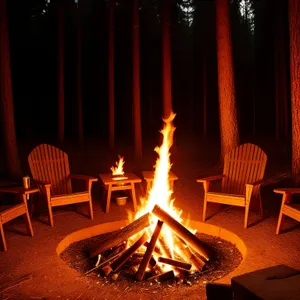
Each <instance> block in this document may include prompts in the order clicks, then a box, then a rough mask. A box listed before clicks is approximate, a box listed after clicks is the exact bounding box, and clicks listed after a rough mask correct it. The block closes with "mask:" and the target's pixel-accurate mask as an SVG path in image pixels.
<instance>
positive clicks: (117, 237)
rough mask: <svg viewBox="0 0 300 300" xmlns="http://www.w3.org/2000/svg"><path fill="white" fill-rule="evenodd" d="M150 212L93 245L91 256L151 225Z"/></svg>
mask: <svg viewBox="0 0 300 300" xmlns="http://www.w3.org/2000/svg"><path fill="white" fill-rule="evenodd" d="M149 216H150V214H149V213H146V214H145V215H143V216H141V217H140V218H138V219H137V220H135V221H134V222H132V223H130V224H129V225H127V226H126V227H124V228H122V229H120V230H116V231H113V232H112V233H111V234H110V235H108V236H107V237H106V238H104V239H103V240H102V241H101V242H100V243H98V244H95V245H93V246H92V247H91V248H90V249H89V253H90V257H94V256H96V255H98V254H100V253H102V252H104V251H106V250H108V249H110V248H112V247H114V246H116V245H118V244H120V243H121V242H123V241H125V240H127V239H128V238H129V237H131V236H133V235H134V234H136V233H138V232H140V231H141V230H143V229H144V228H146V227H148V226H149V225H150V219H149Z"/></svg>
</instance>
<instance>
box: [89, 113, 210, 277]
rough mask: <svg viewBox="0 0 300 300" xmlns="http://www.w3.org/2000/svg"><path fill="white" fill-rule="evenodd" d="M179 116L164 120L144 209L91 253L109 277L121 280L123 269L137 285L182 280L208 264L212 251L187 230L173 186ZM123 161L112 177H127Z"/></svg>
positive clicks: (139, 210) (187, 226)
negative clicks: (171, 175) (172, 150)
mask: <svg viewBox="0 0 300 300" xmlns="http://www.w3.org/2000/svg"><path fill="white" fill-rule="evenodd" d="M174 117H175V114H173V113H172V114H171V115H170V117H169V118H167V119H165V120H164V127H163V129H162V130H161V133H162V137H163V140H162V144H161V146H160V147H156V148H155V151H156V152H157V154H158V159H157V161H156V164H155V173H154V180H153V185H152V188H151V189H150V190H149V192H148V195H146V197H145V198H142V199H141V206H140V207H139V209H138V212H137V213H136V214H135V215H131V216H130V221H131V222H130V223H129V225H127V226H126V227H124V228H121V229H119V230H117V231H114V232H112V233H111V234H110V235H107V236H106V237H104V238H103V239H102V240H101V241H99V242H98V243H96V244H94V245H93V246H92V247H90V249H89V254H90V257H97V256H98V261H97V263H96V266H95V267H94V268H93V269H91V270H90V271H88V272H87V273H90V272H91V271H93V270H95V269H101V270H102V272H103V274H104V275H105V276H112V278H117V277H118V274H119V273H120V272H121V271H122V270H125V269H128V270H130V272H131V274H132V275H133V276H134V277H135V279H137V280H138V281H141V280H153V279H155V280H157V281H164V280H168V279H174V278H175V277H177V278H182V276H185V275H184V274H187V273H188V274H190V273H193V272H201V270H202V269H203V267H204V265H205V263H206V262H207V261H208V260H209V259H210V255H211V254H210V249H209V248H208V246H207V245H206V244H204V243H203V242H202V241H201V240H200V239H199V238H198V237H197V236H196V235H195V231H194V230H192V229H191V228H189V224H188V222H187V221H186V222H185V223H184V222H183V220H182V218H181V213H182V211H181V210H178V209H176V207H175V206H174V201H175V199H173V197H172V195H173V191H172V190H171V189H170V185H169V172H170V169H171V167H172V164H171V162H170V148H171V146H172V144H173V134H174V130H175V127H174V126H173V120H174ZM123 165H124V159H123V158H122V157H120V160H119V162H117V163H116V167H112V168H111V170H112V172H113V176H116V175H117V176H124V171H123Z"/></svg>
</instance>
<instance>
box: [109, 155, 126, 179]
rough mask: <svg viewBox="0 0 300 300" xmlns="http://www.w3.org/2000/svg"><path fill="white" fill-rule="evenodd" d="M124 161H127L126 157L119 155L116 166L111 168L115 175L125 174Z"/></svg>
mask: <svg viewBox="0 0 300 300" xmlns="http://www.w3.org/2000/svg"><path fill="white" fill-rule="evenodd" d="M124 163H125V161H124V157H121V156H120V155H119V161H116V167H114V166H113V167H111V168H110V169H111V171H112V175H113V176H122V175H124V170H123V166H124Z"/></svg>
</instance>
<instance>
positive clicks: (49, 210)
mask: <svg viewBox="0 0 300 300" xmlns="http://www.w3.org/2000/svg"><path fill="white" fill-rule="evenodd" d="M48 214H49V224H50V226H51V227H54V222H53V212H52V206H51V205H50V203H49V202H48Z"/></svg>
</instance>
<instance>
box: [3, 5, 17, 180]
mask: <svg viewBox="0 0 300 300" xmlns="http://www.w3.org/2000/svg"><path fill="white" fill-rule="evenodd" d="M0 82H1V83H0V84H1V86H0V88H1V118H2V122H3V125H2V127H3V139H4V148H5V159H6V166H7V169H8V173H9V175H10V176H11V177H16V178H17V177H20V176H21V167H20V160H19V155H18V148H17V140H16V130H15V118H14V103H13V93H12V83H11V70H10V53H9V38H8V25H7V10H6V0H0Z"/></svg>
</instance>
